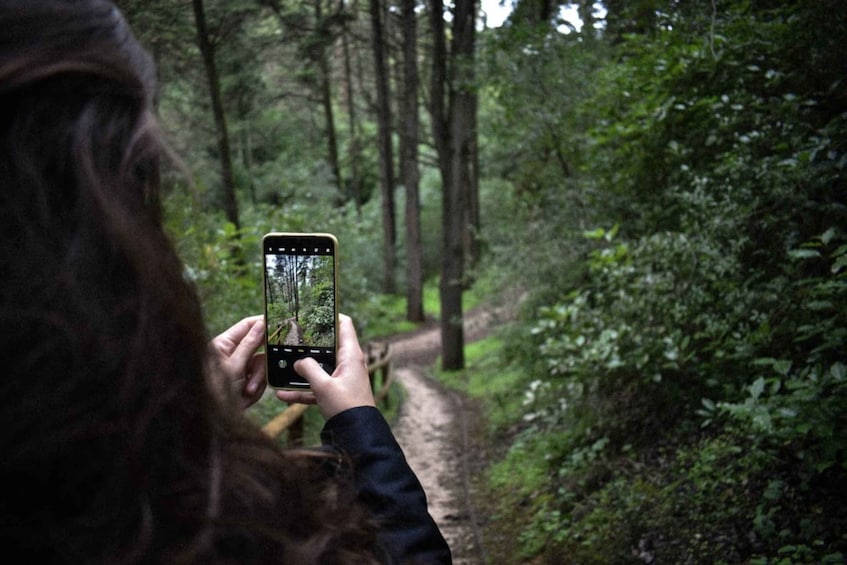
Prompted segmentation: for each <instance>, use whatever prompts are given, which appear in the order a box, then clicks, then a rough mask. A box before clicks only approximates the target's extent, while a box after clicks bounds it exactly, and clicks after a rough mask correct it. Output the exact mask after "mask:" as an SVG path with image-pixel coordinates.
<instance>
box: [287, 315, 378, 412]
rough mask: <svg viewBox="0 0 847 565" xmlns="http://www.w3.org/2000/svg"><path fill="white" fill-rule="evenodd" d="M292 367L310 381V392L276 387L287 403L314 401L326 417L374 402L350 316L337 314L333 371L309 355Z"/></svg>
mask: <svg viewBox="0 0 847 565" xmlns="http://www.w3.org/2000/svg"><path fill="white" fill-rule="evenodd" d="M294 370H295V371H297V373H298V374H299V375H300V376H301V377H303V378H304V379H306V380H307V381H308V382H309V384H310V385H311V389H312V390H311V392H305V391H304V392H298V391H290V390H279V391H277V393H276V395H277V397H278V398H279V399H280V400H282V401H284V402H288V403H294V402H299V403H303V404H317V405H318V408H320V411H321V414H322V415H323V417H324V419H326V420H329V419H330V418H332V417H333V416H335V415H336V414H339V413H341V412H343V411H345V410H348V409H350V408H356V407H358V406H375V405H376V402H374V396H373V391H372V390H371V381H370V378H369V377H368V365H367V362H366V360H365V354H364V353H362V348H361V346H360V345H359V339H358V338H357V337H356V328H355V327H353V320H352V319H351V318H350V317H349V316H345V315H344V314H341V315H340V316H339V326H338V358H337V363H336V366H335V371H333V373H332V375H329V374H327V372H326V371H324V370H323V369H322V368H321V366H320V365H319V364H318V363H317V361H315V360H314V359H311V358H306V359H301V360H299V361H297V363H295V364H294Z"/></svg>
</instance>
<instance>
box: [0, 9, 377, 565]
mask: <svg viewBox="0 0 847 565" xmlns="http://www.w3.org/2000/svg"><path fill="white" fill-rule="evenodd" d="M154 77H155V70H154V66H153V63H152V61H151V59H150V57H149V55H148V54H147V53H146V52H145V51H144V50H143V49H142V48H141V47H140V46H139V44H138V43H137V41H136V40H135V38H134V37H133V35H132V33H131V32H130V30H129V28H128V26H127V25H126V23H125V22H124V20H123V17H122V16H121V14H120V13H119V12H118V10H117V9H116V8H115V7H114V6H113V5H112V4H111V3H110V2H108V1H105V0H77V1H73V0H27V1H19V0H0V261H2V267H0V268H2V275H0V280H2V284H1V285H0V336H2V338H0V339H2V343H3V347H2V353H3V355H2V357H0V363H2V364H3V365H2V366H3V369H2V371H0V398H2V401H3V408H2V409H0V454H2V455H0V457H2V462H0V485H1V486H0V540H2V545H3V547H4V551H6V552H11V554H18V555H27V556H28V557H30V558H31V560H32V561H38V562H41V561H45V562H74V563H77V562H86V563H89V562H127V563H138V562H162V561H167V562H180V561H202V562H240V563H244V562H256V563H262V562H284V561H290V562H315V561H322V560H324V561H330V562H345V561H350V562H357V563H361V562H368V561H369V560H372V558H371V557H370V548H372V547H373V539H374V537H373V531H372V529H371V528H370V527H369V526H368V525H367V523H366V520H365V518H364V513H363V511H361V510H360V509H359V507H358V506H357V505H356V504H355V502H354V500H353V498H354V496H353V494H352V493H353V489H351V488H348V487H346V486H343V485H342V484H341V483H340V482H339V481H341V480H343V477H339V476H338V473H337V472H336V470H335V465H334V464H330V459H329V458H327V457H320V456H309V455H304V454H298V453H291V452H283V451H280V450H278V449H276V448H275V446H274V445H273V444H272V443H271V442H270V441H269V440H268V439H267V438H265V437H264V436H263V435H262V434H261V433H260V432H259V431H258V430H256V429H255V428H254V427H252V426H250V425H248V424H247V423H246V422H245V421H244V420H243V419H242V417H241V416H240V415H239V414H237V413H236V412H235V411H234V410H232V409H231V408H230V407H229V405H228V404H227V403H226V402H225V401H224V400H225V399H221V398H219V397H218V396H217V395H216V394H215V393H214V392H213V388H214V387H212V386H210V384H209V383H208V379H209V378H210V377H209V374H208V369H207V368H208V367H209V366H211V365H212V364H211V363H210V362H209V360H208V359H207V355H208V349H207V345H206V344H207V336H206V334H205V330H204V329H203V327H204V326H203V318H202V313H201V307H200V304H199V301H198V298H197V294H196V293H195V291H194V290H193V288H192V287H191V285H189V284H188V283H187V282H186V281H185V280H184V277H183V266H182V264H181V262H180V261H179V259H178V257H177V256H176V253H175V251H174V248H173V246H172V244H171V243H170V242H169V241H168V239H167V237H166V235H165V233H164V231H163V229H162V226H161V207H160V203H159V197H158V192H159V187H158V171H159V160H160V159H161V157H162V155H163V148H162V143H161V136H160V134H159V132H158V129H157V121H156V119H155V117H154V115H153V113H152V97H153V94H154V90H155V87H154ZM341 468H343V466H341ZM328 469H329V471H328ZM342 475H343V473H342Z"/></svg>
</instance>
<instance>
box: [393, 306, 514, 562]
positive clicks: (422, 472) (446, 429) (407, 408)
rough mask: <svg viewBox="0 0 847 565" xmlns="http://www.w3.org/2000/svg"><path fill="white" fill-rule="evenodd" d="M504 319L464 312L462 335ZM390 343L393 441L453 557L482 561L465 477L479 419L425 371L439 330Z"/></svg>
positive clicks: (474, 463) (471, 468)
mask: <svg viewBox="0 0 847 565" xmlns="http://www.w3.org/2000/svg"><path fill="white" fill-rule="evenodd" d="M506 319H508V311H507V310H505V309H492V308H482V309H477V310H473V311H471V312H469V313H468V314H466V316H465V340H466V342H467V343H470V342H473V341H475V340H477V339H480V338H481V337H483V336H485V335H487V333H488V332H489V331H490V330H491V329H492V328H493V327H496V326H497V325H499V324H500V323H502V322H503V321H504V320H506ZM389 341H390V342H391V351H392V360H393V368H394V371H396V373H395V376H396V378H397V380H398V381H399V382H400V383H401V384H402V385H403V387H404V388H405V390H406V398H405V400H404V402H403V406H402V408H401V410H400V415H399V418H398V420H397V422H396V423H395V425H394V433H395V435H396V437H397V441H398V442H399V443H400V445H401V446H402V447H403V451H404V452H405V453H406V458H407V460H408V461H409V465H410V466H411V467H412V469H413V470H414V471H415V474H416V475H417V476H418V479H420V481H421V483H422V484H423V486H424V490H425V491H426V493H427V500H428V502H429V512H430V514H431V515H432V517H433V518H434V519H435V521H436V523H437V524H438V526H439V528H441V531H442V533H443V534H444V537H445V538H446V539H447V542H448V543H449V544H450V548H451V550H452V552H453V562H454V563H456V564H459V565H476V564H482V563H485V562H486V556H485V547H484V540H483V539H482V534H481V531H480V527H479V520H478V518H477V516H476V512H475V510H474V508H473V504H472V502H471V497H470V489H471V488H472V486H471V483H472V481H471V476H472V475H473V473H475V472H476V469H477V468H478V467H479V465H480V463H481V462H480V461H479V460H478V459H479V458H478V457H476V456H475V454H474V451H475V450H474V448H473V447H474V446H473V442H472V441H469V436H470V435H471V434H473V433H474V429H475V427H476V426H477V425H478V422H479V418H478V415H477V414H476V412H475V410H474V409H473V404H472V403H471V402H470V401H469V400H468V399H465V398H463V397H462V396H461V395H459V394H457V393H455V392H451V391H448V390H446V389H444V388H443V387H442V386H441V385H440V384H438V383H437V382H435V381H434V380H433V379H432V378H431V377H430V376H429V368H431V367H432V366H433V365H434V363H435V361H436V359H437V357H438V355H439V353H440V349H441V333H440V330H439V328H438V326H437V325H434V326H433V325H430V326H429V327H426V328H424V329H422V330H419V331H417V332H413V333H411V334H407V335H402V336H396V337H395V338H392V339H391V340H389Z"/></svg>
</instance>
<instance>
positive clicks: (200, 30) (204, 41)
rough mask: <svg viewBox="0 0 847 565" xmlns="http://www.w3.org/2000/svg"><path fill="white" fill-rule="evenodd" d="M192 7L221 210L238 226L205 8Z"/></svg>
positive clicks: (198, 1) (197, 1)
mask: <svg viewBox="0 0 847 565" xmlns="http://www.w3.org/2000/svg"><path fill="white" fill-rule="evenodd" d="M192 5H193V7H194V22H195V25H196V27H197V46H198V47H199V49H200V54H201V56H202V57H203V66H204V67H205V70H206V78H207V80H208V83H209V97H210V99H211V103H212V114H213V115H214V118H215V130H216V132H217V144H218V153H219V154H220V155H219V156H218V158H219V160H220V165H221V189H222V191H223V206H224V214H225V215H226V218H227V220H229V221H230V222H232V223H233V224H234V225H235V227H236V228H240V227H241V222H240V220H239V217H238V200H237V198H236V194H235V176H234V175H233V172H232V156H231V155H230V149H229V133H228V132H227V125H226V114H225V112H224V106H223V100H222V98H221V86H220V81H219V79H218V70H217V67H216V65H215V47H214V44H213V43H212V42H211V41H210V39H209V30H208V26H207V25H206V12H205V10H204V7H203V0H192Z"/></svg>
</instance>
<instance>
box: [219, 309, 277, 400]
mask: <svg viewBox="0 0 847 565" xmlns="http://www.w3.org/2000/svg"><path fill="white" fill-rule="evenodd" d="M264 337H265V320H264V316H262V315H258V316H250V317H249V318H244V319H243V320H241V321H240V322H238V323H237V324H235V325H234V326H232V327H231V328H229V329H228V330H226V331H225V332H224V333H222V334H221V335H219V336H218V337H216V338H215V339H213V340H212V343H211V346H212V350H213V351H214V352H215V357H216V359H214V361H215V363H216V365H215V367H214V369H216V372H217V373H218V374H219V376H220V377H221V380H222V381H223V382H222V383H220V385H222V386H225V387H229V389H230V390H231V391H233V392H234V393H235V395H236V397H237V398H239V399H240V400H241V405H242V407H243V408H249V407H250V406H252V405H253V404H255V403H256V401H258V400H259V399H260V398H261V397H262V393H264V392H265V385H266V381H265V354H264V353H256V352H257V351H258V350H259V348H260V347H261V346H262V345H263V344H264V341H265V340H264Z"/></svg>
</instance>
